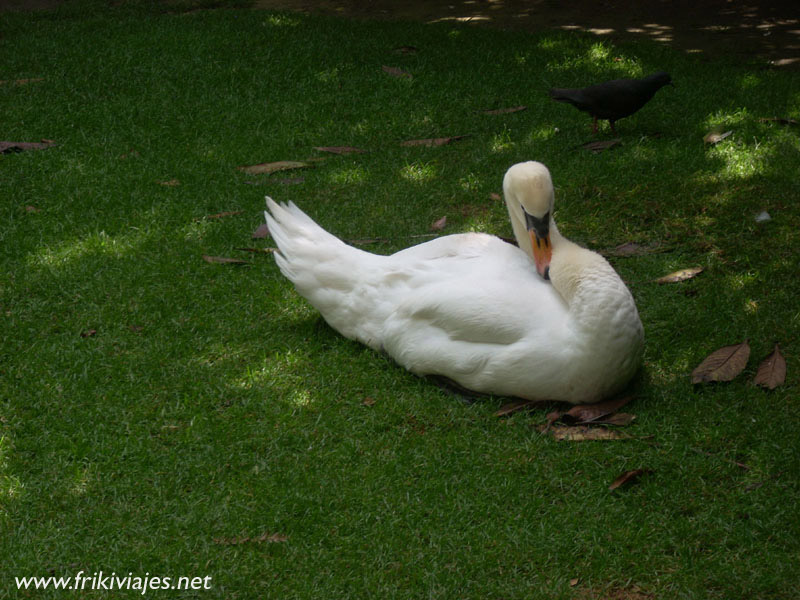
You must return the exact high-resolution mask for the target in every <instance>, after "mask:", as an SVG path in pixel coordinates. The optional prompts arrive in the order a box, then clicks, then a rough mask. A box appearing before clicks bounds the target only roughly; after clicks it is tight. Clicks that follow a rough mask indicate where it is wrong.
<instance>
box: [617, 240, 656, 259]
mask: <svg viewBox="0 0 800 600" xmlns="http://www.w3.org/2000/svg"><path fill="white" fill-rule="evenodd" d="M656 252H664V248H662V247H661V245H660V244H659V243H658V242H654V243H651V244H649V245H647V246H642V245H641V244H637V243H636V242H625V243H624V244H620V245H619V246H617V247H616V248H614V249H613V250H609V251H608V252H607V253H608V254H610V255H612V256H620V257H623V258H625V257H628V256H643V255H645V254H654V253H656Z"/></svg>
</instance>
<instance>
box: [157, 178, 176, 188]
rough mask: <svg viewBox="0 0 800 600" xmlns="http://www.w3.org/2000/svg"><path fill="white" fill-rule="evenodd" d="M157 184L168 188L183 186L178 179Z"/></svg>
mask: <svg viewBox="0 0 800 600" xmlns="http://www.w3.org/2000/svg"><path fill="white" fill-rule="evenodd" d="M156 183H158V185H164V186H167V187H175V186H177V185H180V184H181V182H180V181H178V180H177V179H169V180H167V181H157V182H156Z"/></svg>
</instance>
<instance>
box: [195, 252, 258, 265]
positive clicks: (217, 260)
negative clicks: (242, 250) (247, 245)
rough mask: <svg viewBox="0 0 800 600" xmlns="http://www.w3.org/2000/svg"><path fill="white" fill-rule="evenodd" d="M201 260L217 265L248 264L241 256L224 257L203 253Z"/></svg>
mask: <svg viewBox="0 0 800 600" xmlns="http://www.w3.org/2000/svg"><path fill="white" fill-rule="evenodd" d="M203 260H204V261H206V262H207V263H210V264H217V265H249V264H250V263H249V262H247V261H246V260H242V259H241V258H225V257H223V256H209V255H207V254H203Z"/></svg>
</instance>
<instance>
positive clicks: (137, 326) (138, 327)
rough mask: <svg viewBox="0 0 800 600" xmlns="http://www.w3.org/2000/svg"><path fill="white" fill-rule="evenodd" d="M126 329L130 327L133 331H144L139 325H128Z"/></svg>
mask: <svg viewBox="0 0 800 600" xmlns="http://www.w3.org/2000/svg"><path fill="white" fill-rule="evenodd" d="M128 329H130V330H131V331H132V332H133V333H142V331H144V327H142V326H141V325H128Z"/></svg>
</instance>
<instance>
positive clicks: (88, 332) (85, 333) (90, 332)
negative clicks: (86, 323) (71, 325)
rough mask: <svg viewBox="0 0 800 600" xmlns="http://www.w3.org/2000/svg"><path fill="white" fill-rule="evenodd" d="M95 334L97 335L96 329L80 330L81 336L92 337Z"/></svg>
mask: <svg viewBox="0 0 800 600" xmlns="http://www.w3.org/2000/svg"><path fill="white" fill-rule="evenodd" d="M96 335H97V329H87V330H86V331H81V337H82V338H89V337H94V336H96Z"/></svg>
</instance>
